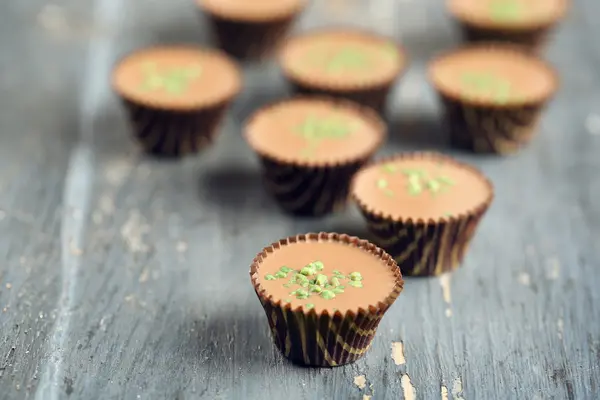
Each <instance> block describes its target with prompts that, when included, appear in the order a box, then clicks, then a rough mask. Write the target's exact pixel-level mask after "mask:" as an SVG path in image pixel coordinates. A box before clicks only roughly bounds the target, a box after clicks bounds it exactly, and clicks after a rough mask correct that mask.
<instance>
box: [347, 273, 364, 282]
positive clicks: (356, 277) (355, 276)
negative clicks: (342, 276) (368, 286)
mask: <svg viewBox="0 0 600 400" xmlns="http://www.w3.org/2000/svg"><path fill="white" fill-rule="evenodd" d="M349 276H350V279H351V280H353V281H362V275H361V274H360V272H352V273H351V274H350V275H349Z"/></svg>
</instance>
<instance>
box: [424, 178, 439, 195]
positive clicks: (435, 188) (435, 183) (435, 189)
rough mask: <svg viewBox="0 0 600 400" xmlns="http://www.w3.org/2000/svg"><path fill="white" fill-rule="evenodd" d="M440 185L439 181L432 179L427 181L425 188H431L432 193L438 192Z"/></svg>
mask: <svg viewBox="0 0 600 400" xmlns="http://www.w3.org/2000/svg"><path fill="white" fill-rule="evenodd" d="M441 187H442V185H440V183H439V182H438V181H436V180H435V179H432V180H430V181H428V182H427V188H428V189H429V190H431V191H432V192H433V193H437V192H439V191H440V188H441Z"/></svg>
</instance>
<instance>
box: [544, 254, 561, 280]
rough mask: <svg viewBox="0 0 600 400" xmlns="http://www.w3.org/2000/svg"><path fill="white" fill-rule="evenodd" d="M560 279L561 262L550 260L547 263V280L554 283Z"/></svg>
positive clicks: (555, 259)
mask: <svg viewBox="0 0 600 400" xmlns="http://www.w3.org/2000/svg"><path fill="white" fill-rule="evenodd" d="M559 277H560V261H559V260H558V259H557V258H550V259H548V261H547V262H546V279H548V280H551V281H554V280H557V279H558V278H559Z"/></svg>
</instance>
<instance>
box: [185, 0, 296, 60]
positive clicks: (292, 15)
mask: <svg viewBox="0 0 600 400" xmlns="http://www.w3.org/2000/svg"><path fill="white" fill-rule="evenodd" d="M196 3H197V5H198V6H199V7H200V9H201V10H202V12H203V13H204V14H205V15H206V16H207V17H208V22H209V25H210V28H211V31H212V33H213V36H214V39H215V41H216V43H217V45H218V47H219V48H221V49H222V50H223V51H225V52H226V53H228V54H230V55H231V56H233V57H235V58H237V59H238V60H258V59H263V58H265V57H268V56H269V55H271V54H272V52H273V51H274V50H275V49H276V48H277V47H278V45H279V44H280V43H281V42H282V41H283V40H284V39H285V37H286V36H287V33H288V31H289V30H290V29H291V27H292V25H293V23H294V21H295V20H296V18H297V17H298V16H299V15H300V14H301V13H302V11H304V8H305V7H306V5H307V2H306V1H302V2H298V4H294V7H293V8H290V9H289V10H285V11H284V12H280V13H278V15H275V16H270V15H265V16H264V17H258V16H252V18H241V17H239V16H229V15H228V13H227V12H226V11H224V10H223V11H222V10H216V9H209V8H208V7H206V6H204V5H203V2H202V0H197V1H196Z"/></svg>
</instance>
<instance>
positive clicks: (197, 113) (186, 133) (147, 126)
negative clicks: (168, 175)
mask: <svg viewBox="0 0 600 400" xmlns="http://www.w3.org/2000/svg"><path fill="white" fill-rule="evenodd" d="M181 50H183V51H190V50H191V51H192V53H194V54H195V53H199V54H202V55H203V56H204V57H206V59H207V60H209V61H208V62H210V60H211V59H212V60H218V62H220V63H221V64H219V65H227V67H228V73H230V74H231V77H232V79H234V80H235V83H234V84H233V85H232V86H231V89H230V90H228V91H227V92H224V93H219V92H215V93H211V92H207V93H204V95H203V96H202V97H200V98H192V99H183V100H180V101H177V102H172V103H171V102H168V101H167V102H165V101H164V98H162V97H160V95H159V96H158V97H157V96H154V95H153V94H152V93H149V94H147V95H140V94H139V93H136V92H135V91H131V90H129V89H130V85H127V84H124V83H123V82H120V83H119V80H118V76H119V71H120V70H119V68H120V66H121V65H122V63H125V62H127V60H128V59H129V58H130V57H143V56H145V55H147V53H150V54H151V53H152V52H155V51H157V52H159V54H161V53H160V52H169V51H175V52H178V51H181ZM163 54H164V53H163ZM167 54H168V53H167ZM163 57H164V55H163ZM112 79H113V82H112V85H113V90H114V91H115V92H116V93H117V95H118V96H119V97H120V99H121V102H122V104H123V106H124V108H125V110H126V112H127V116H128V119H129V121H130V123H131V127H132V135H133V137H134V139H135V140H136V141H137V142H138V143H139V145H140V146H141V147H142V149H143V150H144V151H145V152H146V153H148V154H151V155H154V156H159V157H182V156H185V155H189V154H194V153H197V152H199V151H201V150H202V149H204V148H206V147H207V146H209V145H210V144H211V143H212V142H213V140H214V139H215V137H216V136H217V134H218V132H219V125H220V122H221V120H222V119H223V116H224V114H225V112H226V111H227V109H228V107H229V104H230V103H231V102H232V100H233V99H234V98H235V96H237V94H238V93H239V92H240V90H241V83H242V82H241V71H240V69H239V66H238V65H237V63H235V61H233V60H232V59H231V58H230V57H228V56H227V55H225V54H223V53H221V52H220V51H217V50H211V49H204V48H201V47H196V46H189V45H174V46H156V47H150V48H145V49H141V50H137V51H134V52H132V53H130V54H127V55H126V56H125V57H123V58H122V59H121V60H119V61H118V62H117V63H116V65H115V67H114V69H113V77H112Z"/></svg>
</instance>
